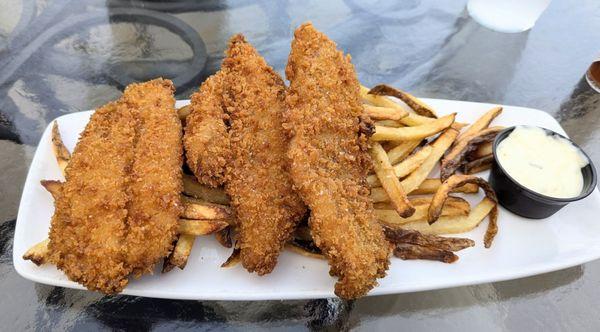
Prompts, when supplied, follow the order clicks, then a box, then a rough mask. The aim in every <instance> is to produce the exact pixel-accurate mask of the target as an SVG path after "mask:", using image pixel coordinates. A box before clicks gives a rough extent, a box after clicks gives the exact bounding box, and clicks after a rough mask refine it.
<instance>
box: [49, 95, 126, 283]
mask: <svg viewBox="0 0 600 332" xmlns="http://www.w3.org/2000/svg"><path fill="white" fill-rule="evenodd" d="M135 123H136V119H135V116H134V114H133V113H132V112H131V110H130V108H129V107H127V105H126V104H124V103H122V102H115V103H110V104H107V105H106V106H104V107H102V108H100V109H98V110H97V111H96V112H95V113H94V114H93V115H92V117H91V118H90V121H89V123H88V125H87V126H86V128H85V130H84V131H83V133H82V135H81V138H80V139H79V142H78V143H77V146H76V147H75V150H74V151H73V154H72V156H71V160H70V162H69V164H68V165H67V167H66V170H65V173H66V174H65V178H66V181H65V183H64V184H63V185H62V190H61V192H60V194H59V195H58V197H57V199H56V201H55V212H54V216H53V217H52V222H51V228H50V234H49V237H50V242H49V244H48V248H49V251H50V255H51V256H53V257H55V260H56V265H57V267H58V268H59V269H60V270H62V271H64V272H65V274H66V275H67V276H68V277H69V279H71V280H73V281H76V282H79V283H81V284H83V285H84V286H85V287H87V288H88V289H90V290H97V291H102V292H104V293H116V292H119V291H121V290H122V289H123V288H124V287H125V285H127V282H128V281H127V276H128V274H129V273H130V270H131V269H130V268H129V267H128V266H127V265H126V264H124V257H125V249H126V248H125V245H124V240H125V237H126V229H125V222H126V219H127V205H128V202H129V193H128V190H127V187H128V184H129V180H130V178H129V169H130V166H131V163H132V161H133V158H134V144H135V142H134V138H135V126H134V125H132V124H135Z"/></svg>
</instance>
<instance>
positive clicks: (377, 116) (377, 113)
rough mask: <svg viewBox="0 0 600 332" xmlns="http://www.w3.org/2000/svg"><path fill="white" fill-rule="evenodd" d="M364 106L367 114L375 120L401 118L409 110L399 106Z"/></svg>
mask: <svg viewBox="0 0 600 332" xmlns="http://www.w3.org/2000/svg"><path fill="white" fill-rule="evenodd" d="M363 108H364V110H365V114H367V115H368V116H369V117H370V118H371V119H373V120H400V119H402V118H403V117H405V116H407V115H408V112H407V111H405V110H401V109H398V108H391V107H382V106H373V105H369V104H364V105H363Z"/></svg>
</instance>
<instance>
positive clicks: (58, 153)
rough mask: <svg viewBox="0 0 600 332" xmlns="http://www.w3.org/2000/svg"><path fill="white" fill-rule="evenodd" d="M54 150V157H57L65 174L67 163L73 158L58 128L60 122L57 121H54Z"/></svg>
mask: <svg viewBox="0 0 600 332" xmlns="http://www.w3.org/2000/svg"><path fill="white" fill-rule="evenodd" d="M52 152H53V153H54V157H56V162H57V163H58V167H59V168H60V171H61V172H62V174H63V176H65V168H67V164H69V160H71V153H70V152H69V150H67V147H66V146H65V144H64V143H63V140H62V137H61V136H60V131H59V129H58V122H56V121H54V122H53V123H52Z"/></svg>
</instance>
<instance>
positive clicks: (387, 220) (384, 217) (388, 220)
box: [374, 203, 470, 227]
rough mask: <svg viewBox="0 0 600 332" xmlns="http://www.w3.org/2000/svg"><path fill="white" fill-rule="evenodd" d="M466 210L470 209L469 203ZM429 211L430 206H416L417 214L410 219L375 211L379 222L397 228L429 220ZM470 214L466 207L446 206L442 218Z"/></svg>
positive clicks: (380, 210)
mask: <svg viewBox="0 0 600 332" xmlns="http://www.w3.org/2000/svg"><path fill="white" fill-rule="evenodd" d="M466 208H469V209H470V207H469V206H468V203H467V206H466ZM428 210H429V205H418V206H415V213H414V214H413V215H412V216H410V217H408V218H402V217H400V216H399V215H398V213H397V212H396V211H395V210H386V209H375V211H374V214H375V218H377V220H379V221H380V222H381V223H383V224H385V225H389V226H394V227H395V226H398V225H402V224H406V223H410V222H418V221H425V220H427V211H428ZM468 214H469V210H467V209H465V206H453V205H446V206H444V208H443V209H442V216H466V215H468Z"/></svg>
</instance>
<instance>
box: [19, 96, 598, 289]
mask: <svg viewBox="0 0 600 332" xmlns="http://www.w3.org/2000/svg"><path fill="white" fill-rule="evenodd" d="M424 101H425V102H427V103H428V104H430V105H431V106H433V107H434V108H435V109H436V110H437V111H438V113H439V114H448V113H452V112H456V113H458V117H457V121H460V122H472V121H473V120H475V119H476V118H478V117H479V116H480V115H481V114H483V112H485V111H486V110H488V109H490V108H491V107H493V106H496V105H492V104H481V103H472V102H462V101H451V100H438V99H424ZM187 103H189V101H178V102H177V106H178V107H180V106H183V105H185V104H187ZM91 113H92V112H91V111H87V112H81V113H73V114H68V115H64V116H61V117H59V118H58V119H57V121H58V123H59V126H60V130H61V133H62V136H63V139H64V141H65V144H66V145H67V147H68V148H69V149H70V150H71V151H72V149H73V147H74V146H75V144H76V142H77V139H78V136H79V133H80V132H81V131H82V130H83V129H84V127H85V125H86V123H87V122H88V119H89V116H90V114H91ZM493 124H494V125H504V126H512V125H519V124H520V125H535V126H540V127H545V128H548V129H551V130H553V131H556V132H558V133H561V134H563V135H564V134H565V132H564V130H563V129H562V128H561V127H560V125H559V124H558V122H556V120H554V119H553V118H552V117H551V116H550V115H548V114H547V113H544V112H542V111H539V110H535V109H529V108H522V107H513V106H504V111H503V113H502V114H501V115H500V116H499V117H498V118H497V119H496V120H494V122H493ZM50 129H51V126H48V128H46V130H45V132H44V134H43V136H42V138H41V141H40V144H39V146H38V148H37V151H36V153H35V156H34V158H33V161H32V164H31V168H30V170H29V174H28V176H27V180H26V182H25V188H24V190H23V197H22V198H21V204H20V207H19V215H18V218H17V224H16V230H15V239H14V253H13V262H14V265H15V269H16V270H17V272H18V273H19V274H20V275H21V276H23V277H25V278H27V279H30V280H33V281H35V282H39V283H44V284H49V285H55V286H61V287H69V288H77V289H83V287H82V286H80V285H79V284H77V283H74V282H72V281H69V280H68V279H67V277H66V276H65V275H64V274H63V273H62V272H61V271H59V270H57V269H56V268H55V267H54V266H51V265H45V266H39V267H38V266H36V265H34V264H33V263H31V262H29V261H25V260H23V258H22V256H23V254H24V253H25V251H26V250H27V249H28V248H29V247H30V246H32V245H33V244H35V243H37V242H39V241H41V240H43V239H45V238H46V237H47V234H48V229H49V226H50V218H51V217H52V214H53V212H54V206H53V200H52V197H51V196H50V194H49V193H48V192H47V191H46V190H45V189H44V188H43V187H42V186H41V185H40V180H43V179H62V175H61V173H60V170H59V168H58V165H57V164H56V160H55V159H54V156H53V154H52V149H51V144H50V131H51V130H50ZM481 176H482V177H484V178H487V176H488V174H487V172H486V173H482V174H481ZM481 197H482V195H480V196H479V197H475V198H471V200H472V201H475V200H476V199H480V198H481ZM598 215H600V195H599V193H598V189H596V190H595V191H594V192H593V193H592V194H591V195H590V196H589V197H587V198H586V199H584V200H582V201H579V202H575V203H571V204H569V205H568V206H566V207H565V208H563V209H562V210H561V211H559V212H558V213H557V214H555V215H554V216H552V217H551V218H548V219H545V220H529V219H525V218H522V217H519V216H516V215H514V214H512V213H510V212H508V211H506V210H504V209H501V210H500V216H499V220H498V224H499V225H498V227H499V232H498V235H497V236H496V239H495V240H494V244H493V245H492V248H491V249H485V248H484V247H483V243H482V240H483V234H484V232H485V228H486V224H487V221H484V222H483V223H482V225H480V226H479V227H478V228H477V229H475V230H474V231H472V232H469V233H466V234H463V235H461V236H465V237H469V238H471V239H474V240H475V241H476V246H475V247H473V248H469V249H466V250H463V251H460V252H459V253H458V255H459V257H460V259H459V260H458V261H457V262H456V263H454V264H443V263H439V262H430V261H402V260H400V259H397V258H394V257H392V258H391V260H392V264H391V266H390V270H389V271H388V275H387V277H385V278H384V279H381V280H380V281H379V286H378V287H376V288H375V289H373V290H372V291H371V292H370V293H369V295H380V294H394V293H404V292H414V291H423V290H432V289H440V288H447V287H456V286H464V285H474V284H480V283H487V282H494V281H501V280H508V279H515V278H521V277H526V276H531V275H535V274H540V273H545V272H550V271H556V270H560V269H564V268H568V267H571V266H575V265H579V264H582V263H585V262H589V261H591V260H595V259H597V258H600V241H599V240H598V239H600V223H599V222H598V220H597V216H598ZM229 254H230V249H226V248H223V247H221V246H219V245H218V243H217V242H216V240H215V239H214V237H212V236H204V237H200V238H198V239H197V240H196V243H195V245H194V249H193V252H192V254H191V256H190V259H189V261H188V264H187V266H186V267H185V270H179V269H174V270H173V271H171V272H169V273H167V274H161V273H160V271H159V269H158V268H157V269H156V272H155V274H154V275H147V276H144V277H142V278H141V279H138V280H132V281H131V282H130V284H129V285H128V286H127V288H125V290H124V291H123V293H124V294H129V295H137V296H148V297H159V298H171V299H197V300H280V299H281V300H282V299H305V298H324V297H333V296H335V295H334V294H333V285H334V283H335V279H334V278H332V277H330V276H329V273H328V271H329V267H328V265H327V262H325V261H321V260H318V259H311V258H307V257H303V256H300V255H297V254H294V253H291V252H288V251H285V252H283V253H282V254H281V256H280V258H279V263H278V264H277V267H276V268H275V270H274V271H273V273H271V274H269V275H266V276H263V277H259V276H257V275H255V274H250V273H248V272H246V270H244V269H243V268H242V267H241V266H239V265H238V266H236V267H234V268H230V269H223V268H220V267H219V266H220V265H221V263H223V262H224V261H225V260H226V259H227V257H228V256H229Z"/></svg>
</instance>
